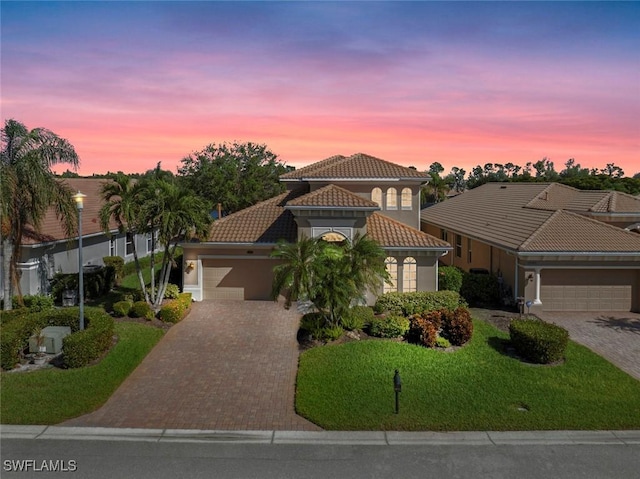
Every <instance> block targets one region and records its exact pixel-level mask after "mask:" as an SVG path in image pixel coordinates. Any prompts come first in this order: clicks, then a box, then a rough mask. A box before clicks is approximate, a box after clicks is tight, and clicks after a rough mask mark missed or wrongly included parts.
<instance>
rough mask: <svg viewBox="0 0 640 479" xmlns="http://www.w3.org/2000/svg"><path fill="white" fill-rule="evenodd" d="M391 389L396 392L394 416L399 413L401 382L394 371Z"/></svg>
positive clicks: (398, 374) (398, 375) (397, 373)
mask: <svg viewBox="0 0 640 479" xmlns="http://www.w3.org/2000/svg"><path fill="white" fill-rule="evenodd" d="M393 389H394V390H395V392H396V414H398V413H399V412H400V392H401V391H402V380H401V379H400V373H399V372H398V370H397V369H396V373H395V374H394V375H393Z"/></svg>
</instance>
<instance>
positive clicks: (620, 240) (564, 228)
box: [519, 210, 640, 254]
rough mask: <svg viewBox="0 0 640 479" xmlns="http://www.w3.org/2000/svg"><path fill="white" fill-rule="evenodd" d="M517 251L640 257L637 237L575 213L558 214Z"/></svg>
mask: <svg viewBox="0 0 640 479" xmlns="http://www.w3.org/2000/svg"><path fill="white" fill-rule="evenodd" d="M519 250H520V251H526V252H593V253H596V252H604V253H639V254H640V235H638V234H636V233H632V232H630V231H625V230H623V229H620V228H616V227H615V226H611V225H608V224H606V223H602V222H601V221H597V220H594V219H591V218H587V217H584V216H582V215H579V214H576V213H571V212H569V211H564V210H558V211H556V212H555V213H553V214H552V215H551V216H550V217H549V218H548V219H547V220H546V221H545V222H544V223H543V224H542V225H541V226H540V228H538V230H537V231H536V232H535V233H534V234H533V235H531V237H530V238H529V239H528V240H527V241H525V242H524V243H523V244H522V245H521V246H520V248H519Z"/></svg>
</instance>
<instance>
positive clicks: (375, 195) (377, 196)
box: [371, 188, 382, 208]
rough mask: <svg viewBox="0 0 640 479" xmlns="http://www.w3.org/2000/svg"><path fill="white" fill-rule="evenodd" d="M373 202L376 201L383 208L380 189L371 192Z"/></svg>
mask: <svg viewBox="0 0 640 479" xmlns="http://www.w3.org/2000/svg"><path fill="white" fill-rule="evenodd" d="M371 201H375V202H376V203H378V206H379V207H380V208H382V190H381V189H380V188H374V189H373V190H371Z"/></svg>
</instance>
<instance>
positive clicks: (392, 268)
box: [382, 256, 398, 293]
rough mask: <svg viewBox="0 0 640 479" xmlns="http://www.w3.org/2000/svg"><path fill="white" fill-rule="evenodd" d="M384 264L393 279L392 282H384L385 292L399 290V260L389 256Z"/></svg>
mask: <svg viewBox="0 0 640 479" xmlns="http://www.w3.org/2000/svg"><path fill="white" fill-rule="evenodd" d="M384 266H385V268H386V269H387V273H388V274H389V279H390V280H391V284H388V283H386V282H385V283H384V288H383V290H382V291H383V292H384V293H391V292H393V291H398V260H397V259H395V258H392V257H391V256H388V257H387V258H386V259H385V260H384Z"/></svg>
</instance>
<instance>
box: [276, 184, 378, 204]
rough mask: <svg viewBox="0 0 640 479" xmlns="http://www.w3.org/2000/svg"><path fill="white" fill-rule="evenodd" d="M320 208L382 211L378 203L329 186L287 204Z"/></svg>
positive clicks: (337, 187) (334, 186) (338, 187)
mask: <svg viewBox="0 0 640 479" xmlns="http://www.w3.org/2000/svg"><path fill="white" fill-rule="evenodd" d="M290 206H293V207H305V206H309V207H320V208H342V209H362V208H366V209H372V208H375V209H380V207H379V206H378V203H376V202H374V201H371V200H368V199H366V198H363V197H362V196H358V195H356V194H355V193H352V192H350V191H348V190H345V189H344V188H341V187H340V186H336V185H327V186H324V187H322V188H319V189H317V190H315V191H312V192H311V193H307V194H306V195H303V196H300V197H298V198H295V199H293V200H291V201H289V202H288V203H287V207H290Z"/></svg>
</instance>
